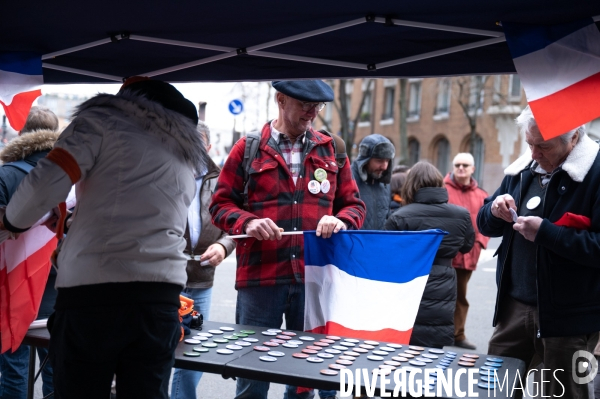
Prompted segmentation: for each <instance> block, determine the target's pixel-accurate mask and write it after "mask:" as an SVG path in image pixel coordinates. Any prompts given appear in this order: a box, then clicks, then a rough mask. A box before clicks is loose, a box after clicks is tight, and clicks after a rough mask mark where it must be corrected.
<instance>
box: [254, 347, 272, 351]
mask: <svg viewBox="0 0 600 399" xmlns="http://www.w3.org/2000/svg"><path fill="white" fill-rule="evenodd" d="M254 350H255V351H259V352H268V351H270V350H271V349H269V348H267V347H266V346H255V347H254Z"/></svg>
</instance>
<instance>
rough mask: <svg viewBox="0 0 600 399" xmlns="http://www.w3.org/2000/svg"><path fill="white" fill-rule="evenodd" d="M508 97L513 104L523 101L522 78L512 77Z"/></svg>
mask: <svg viewBox="0 0 600 399" xmlns="http://www.w3.org/2000/svg"><path fill="white" fill-rule="evenodd" d="M508 97H509V99H510V101H511V102H520V101H521V78H519V75H510V84H509V86H508Z"/></svg>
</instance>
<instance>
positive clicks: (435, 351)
mask: <svg viewBox="0 0 600 399" xmlns="http://www.w3.org/2000/svg"><path fill="white" fill-rule="evenodd" d="M429 353H435V354H436V355H443V354H444V351H443V350H441V349H435V348H431V349H429Z"/></svg>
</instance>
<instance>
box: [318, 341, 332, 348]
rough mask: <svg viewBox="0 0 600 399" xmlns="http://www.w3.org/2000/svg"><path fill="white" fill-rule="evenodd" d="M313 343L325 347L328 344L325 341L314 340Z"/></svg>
mask: <svg viewBox="0 0 600 399" xmlns="http://www.w3.org/2000/svg"><path fill="white" fill-rule="evenodd" d="M315 345H316V346H321V347H327V346H329V344H328V343H327V342H321V341H319V342H315Z"/></svg>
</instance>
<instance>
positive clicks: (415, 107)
mask: <svg viewBox="0 0 600 399" xmlns="http://www.w3.org/2000/svg"><path fill="white" fill-rule="evenodd" d="M420 114H421V81H418V82H410V84H409V98H408V117H409V118H412V119H418V118H419V115H420Z"/></svg>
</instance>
